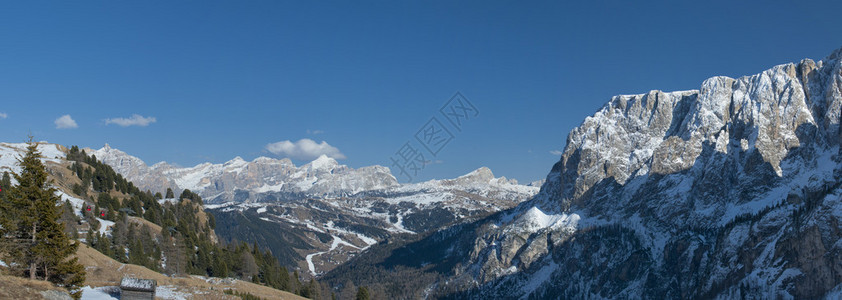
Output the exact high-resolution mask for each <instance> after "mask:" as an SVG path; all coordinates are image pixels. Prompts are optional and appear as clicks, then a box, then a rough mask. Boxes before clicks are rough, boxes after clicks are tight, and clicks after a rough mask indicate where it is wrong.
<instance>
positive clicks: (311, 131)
mask: <svg viewBox="0 0 842 300" xmlns="http://www.w3.org/2000/svg"><path fill="white" fill-rule="evenodd" d="M322 133H325V131H324V130H318V129H315V130H310V129H307V134H314V135H315V134H322Z"/></svg>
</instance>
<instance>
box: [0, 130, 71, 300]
mask: <svg viewBox="0 0 842 300" xmlns="http://www.w3.org/2000/svg"><path fill="white" fill-rule="evenodd" d="M41 157H42V156H41V153H40V152H38V144H37V143H35V142H33V141H32V137H30V141H29V146H27V148H26V154H24V156H23V157H22V158H19V159H18V164H19V165H20V167H21V172H20V174H13V176H14V178H15V180H16V181H17V182H18V184H17V185H15V186H12V187H10V188H9V191H8V193H7V197H6V198H7V201H4V202H5V205H3V209H4V210H5V211H4V212H3V214H4V215H7V216H11V217H10V218H9V219H10V220H7V221H6V222H7V224H8V227H5V226H4V228H8V229H7V230H8V234H7V235H6V237H7V239H8V240H10V243H8V244H9V245H11V247H10V248H9V251H8V254H9V258H10V261H11V262H12V263H14V265H17V266H21V267H22V268H25V269H24V270H22V271H23V273H24V274H28V276H29V278H30V279H38V278H40V279H43V280H46V281H50V282H53V283H55V284H57V285H60V286H63V287H65V288H67V289H68V290H70V291H71V292H72V293H73V296H74V297H76V298H78V297H79V296H81V293H80V290H79V288H80V287H81V285H82V284H83V283H84V280H85V271H84V268H83V267H82V266H81V265H79V264H78V261H77V259H76V258H73V259H70V256H71V255H73V254H74V253H76V249H77V248H78V247H79V245H78V244H77V243H76V242H74V241H71V240H70V238H68V237H67V235H65V233H64V224H61V223H59V222H58V219H59V217H60V216H61V209H62V206H61V205H60V204H61V202H60V201H61V198H60V197H58V196H56V195H55V194H56V189H55V188H52V187H50V181H49V180H48V177H47V170H46V167H45V166H44V164H43V163H42V162H41ZM7 218H8V217H7ZM10 265H12V264H10Z"/></svg>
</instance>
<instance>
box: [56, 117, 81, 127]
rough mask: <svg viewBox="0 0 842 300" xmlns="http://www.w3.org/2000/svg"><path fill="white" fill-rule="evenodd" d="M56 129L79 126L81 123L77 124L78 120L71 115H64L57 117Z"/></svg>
mask: <svg viewBox="0 0 842 300" xmlns="http://www.w3.org/2000/svg"><path fill="white" fill-rule="evenodd" d="M55 123H56V129H72V128H77V127H79V125H76V121H74V120H73V118H71V117H70V115H63V116H61V117H59V118H58V119H56V121H55Z"/></svg>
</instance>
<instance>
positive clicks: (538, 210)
mask: <svg viewBox="0 0 842 300" xmlns="http://www.w3.org/2000/svg"><path fill="white" fill-rule="evenodd" d="M841 57H842V49H840V50H836V51H835V52H834V53H833V54H831V55H830V56H828V57H827V58H826V59H824V60H822V61H818V62H815V61H812V60H809V59H805V60H802V61H801V62H799V63H789V64H783V65H778V66H775V67H773V68H771V69H769V70H766V71H763V72H761V73H759V74H756V75H752V76H745V77H741V78H736V79H735V78H728V77H713V78H710V79H708V80H705V81H704V82H703V83H702V85H701V87H700V88H699V89H698V90H690V91H679V92H662V91H651V92H649V93H646V94H639V95H622V96H616V97H613V98H612V99H611V100H610V101H609V102H608V103H607V104H606V105H605V106H604V107H603V108H601V109H600V110H599V111H597V112H596V113H595V114H594V115H593V116H591V117H588V118H586V119H585V121H584V122H583V124H582V125H581V126H579V127H577V128H575V129H573V130H572V131H571V132H570V134H569V135H568V138H567V145H566V147H565V148H564V151H563V154H562V155H561V158H560V160H559V161H558V162H557V163H556V164H555V165H554V166H553V168H552V170H551V172H550V173H549V174H548V176H547V179H546V182H545V183H544V184H543V186H542V189H541V191H540V192H539V194H538V195H537V196H536V197H535V198H533V199H532V200H530V201H526V202H524V203H521V204H520V205H518V206H517V207H516V208H513V209H511V210H509V211H506V212H503V213H500V214H497V215H495V216H493V217H491V218H489V219H486V220H483V221H480V222H477V223H476V224H474V225H472V226H473V227H472V228H475V229H473V230H471V231H466V233H463V234H459V235H454V234H453V233H452V232H451V231H441V232H439V233H437V234H434V235H433V236H432V237H431V238H430V239H429V240H426V241H424V242H419V243H418V244H421V245H426V246H425V247H431V246H430V245H427V243H435V241H436V240H442V241H448V243H449V244H455V245H462V243H464V244H466V245H470V246H463V247H462V248H460V249H454V250H452V252H453V253H456V254H448V256H447V257H446V258H445V259H443V261H449V260H451V259H454V258H455V257H459V256H461V257H464V259H462V260H460V263H459V264H455V265H454V267H453V268H451V269H449V270H450V271H449V272H450V273H448V276H446V277H445V278H446V279H443V280H441V281H439V282H437V283H436V284H434V287H435V288H434V289H433V291H432V292H430V293H429V295H434V296H448V297H454V298H462V297H465V298H478V297H497V298H510V297H511V298H520V297H525V298H542V297H547V296H548V295H555V296H556V297H562V298H564V297H570V298H602V297H604V298H631V299H639V298H652V299H676V298H681V299H686V298H717V297H720V298H740V297H746V298H790V297H795V298H817V297H825V296H828V297H835V296H834V295H836V296H838V295H840V294H842V275H840V274H842V269H840V267H839V266H840V250H839V249H840V248H842V246H840V245H842V239H841V238H840V237H842V235H840V232H842V226H840V219H842V202H840V198H842V196H840V195H842V167H840V166H841V165H840V163H842V156H841V155H840V153H842V148H840V142H842V139H840V134H842V131H840V118H842V116H840V114H842V60H840V58H841ZM453 240H457V241H460V242H459V243H455V242H453ZM407 251H411V250H407ZM450 264H452V263H450ZM524 295H526V296H524ZM559 295H560V296H559Z"/></svg>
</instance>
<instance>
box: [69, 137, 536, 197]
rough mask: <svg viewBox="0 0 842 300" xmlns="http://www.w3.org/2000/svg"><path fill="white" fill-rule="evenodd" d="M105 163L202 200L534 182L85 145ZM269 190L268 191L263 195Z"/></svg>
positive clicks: (529, 189)
mask: <svg viewBox="0 0 842 300" xmlns="http://www.w3.org/2000/svg"><path fill="white" fill-rule="evenodd" d="M85 150H86V152H87V153H89V154H93V155H95V156H96V157H97V159H99V160H101V161H103V162H104V163H106V164H108V165H111V166H112V167H113V168H114V169H115V171H117V172H119V173H120V174H122V175H123V176H125V177H126V178H127V179H129V180H131V181H132V182H134V183H135V184H137V185H138V186H139V187H140V188H141V189H149V190H152V191H163V190H166V189H167V188H172V189H173V190H176V191H178V190H182V189H189V190H191V191H193V192H196V193H198V194H199V195H200V196H202V197H203V198H204V199H205V202H206V203H216V204H218V203H224V202H230V201H234V202H264V201H270V200H267V199H286V198H301V197H312V198H336V197H349V196H354V195H360V194H363V195H369V194H377V195H384V194H395V193H408V192H421V191H426V190H445V189H447V190H453V189H459V190H471V191H476V192H479V193H483V194H489V193H498V194H506V195H505V196H506V197H510V198H511V197H514V198H520V199H525V198H528V197H531V196H533V195H534V194H535V193H537V192H538V189H539V188H538V187H535V186H524V185H518V184H517V181H516V180H508V179H506V178H505V177H500V178H495V177H494V175H493V174H492V173H491V170H489V169H488V168H485V167H483V168H480V169H477V170H475V171H473V172H471V173H469V174H467V175H464V176H461V177H459V178H456V179H450V180H430V181H427V182H422V183H415V184H399V183H398V182H397V180H396V179H395V177H394V176H393V175H392V173H391V171H390V170H389V168H388V167H383V166H378V165H375V166H367V167H362V168H358V169H353V168H350V167H348V166H345V165H341V164H339V163H338V162H337V161H336V160H334V159H332V158H329V157H327V156H321V157H319V158H317V159H315V160H313V161H312V162H309V163H307V164H304V165H302V166H300V167H296V166H295V164H293V163H292V161H290V160H289V159H287V158H284V159H273V158H268V157H258V158H256V159H254V160H253V161H250V162H249V161H245V160H243V159H242V158H240V157H236V158H234V159H232V160H230V161H228V162H225V163H223V164H211V163H203V164H199V165H197V166H194V167H187V168H179V167H175V166H172V165H170V164H168V163H166V162H161V163H157V164H155V165H152V166H151V167H150V166H148V165H147V164H146V163H144V162H143V161H142V160H140V159H138V158H137V157H134V156H131V155H129V154H127V153H125V152H123V151H120V150H118V149H115V148H111V147H110V146H109V145H107V144H106V145H105V146H104V147H103V148H101V149H98V150H92V149H85ZM266 195H271V197H268V198H267V197H266Z"/></svg>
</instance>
